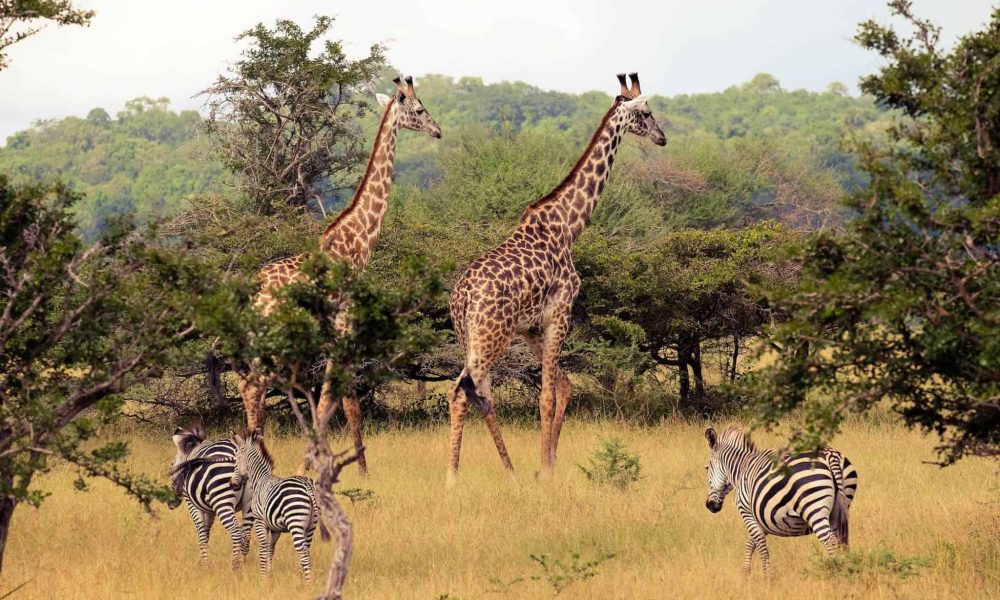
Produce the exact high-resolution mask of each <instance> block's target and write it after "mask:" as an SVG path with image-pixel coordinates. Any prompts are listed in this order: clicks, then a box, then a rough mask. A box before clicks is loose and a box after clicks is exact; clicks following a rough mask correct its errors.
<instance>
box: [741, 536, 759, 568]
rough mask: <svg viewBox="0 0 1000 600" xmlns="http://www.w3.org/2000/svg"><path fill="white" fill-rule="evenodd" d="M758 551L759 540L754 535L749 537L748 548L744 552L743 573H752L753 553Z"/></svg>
mask: <svg viewBox="0 0 1000 600" xmlns="http://www.w3.org/2000/svg"><path fill="white" fill-rule="evenodd" d="M756 551H757V542H756V541H754V539H753V538H752V537H749V538H747V549H746V552H745V553H744V554H743V574H744V575H749V574H750V563H751V562H752V561H753V553H754V552H756Z"/></svg>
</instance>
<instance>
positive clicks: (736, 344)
mask: <svg viewBox="0 0 1000 600" xmlns="http://www.w3.org/2000/svg"><path fill="white" fill-rule="evenodd" d="M739 360H740V336H738V335H734V336H733V364H732V366H731V367H730V369H729V383H736V365H737V363H738V362H739Z"/></svg>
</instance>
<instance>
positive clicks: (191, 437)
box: [167, 423, 205, 510]
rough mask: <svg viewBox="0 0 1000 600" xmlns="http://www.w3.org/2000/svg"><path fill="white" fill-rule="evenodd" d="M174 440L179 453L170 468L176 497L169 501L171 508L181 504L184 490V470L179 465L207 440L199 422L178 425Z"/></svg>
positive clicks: (168, 505)
mask: <svg viewBox="0 0 1000 600" xmlns="http://www.w3.org/2000/svg"><path fill="white" fill-rule="evenodd" d="M173 440H174V444H175V445H176V446H177V454H175V455H174V463H173V465H171V469H170V471H171V477H170V484H171V486H172V487H173V488H174V497H173V498H171V499H170V500H169V501H168V502H167V508H169V509H170V510H173V509H175V508H177V507H178V506H180V504H181V494H182V493H183V490H184V471H183V470H180V469H178V468H177V467H179V466H180V465H181V463H183V462H184V461H186V460H187V459H188V457H189V456H191V452H192V451H193V450H194V449H195V448H197V447H198V446H199V445H201V443H202V442H204V441H205V432H204V431H202V429H201V425H199V424H197V423H195V424H194V425H191V426H188V427H178V428H177V429H175V430H174V436H173Z"/></svg>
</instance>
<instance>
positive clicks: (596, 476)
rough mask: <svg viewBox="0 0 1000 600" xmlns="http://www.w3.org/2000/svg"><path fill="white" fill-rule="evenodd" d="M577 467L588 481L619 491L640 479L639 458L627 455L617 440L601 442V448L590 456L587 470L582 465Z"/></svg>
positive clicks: (640, 467) (634, 455)
mask: <svg viewBox="0 0 1000 600" xmlns="http://www.w3.org/2000/svg"><path fill="white" fill-rule="evenodd" d="M577 467H579V468H580V470H581V471H582V472H583V474H584V475H585V476H586V477H587V479H589V480H590V481H593V482H594V483H598V484H601V485H613V486H615V487H616V488H618V489H620V490H624V489H625V488H627V487H628V486H629V485H630V484H632V483H634V482H636V481H639V480H640V479H642V475H641V472H642V465H641V464H640V463H639V456H638V455H636V454H631V453H629V452H628V451H627V450H626V449H625V446H623V445H622V442H621V440H619V439H618V438H611V439H607V440H604V441H602V442H601V448H600V449H598V450H595V451H594V453H593V454H591V456H590V466H589V468H588V467H585V466H583V465H577Z"/></svg>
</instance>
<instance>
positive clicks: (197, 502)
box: [167, 425, 251, 569]
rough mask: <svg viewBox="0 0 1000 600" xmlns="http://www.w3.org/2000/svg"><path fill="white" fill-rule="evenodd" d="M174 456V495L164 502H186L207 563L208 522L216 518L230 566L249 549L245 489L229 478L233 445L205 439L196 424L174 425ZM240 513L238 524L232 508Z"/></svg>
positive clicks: (233, 461) (236, 564)
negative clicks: (227, 540) (226, 540)
mask: <svg viewBox="0 0 1000 600" xmlns="http://www.w3.org/2000/svg"><path fill="white" fill-rule="evenodd" d="M173 440H174V444H176V445H177V455H176V456H175V457H174V465H173V469H172V470H171V484H172V487H173V489H174V491H175V492H176V497H175V498H174V499H172V500H171V501H170V502H168V503H167V506H168V507H169V508H170V509H171V510H173V509H175V508H177V507H178V506H180V503H181V501H180V498H184V499H185V500H186V501H187V508H188V512H189V513H191V520H192V521H194V525H195V527H196V528H197V530H198V550H199V553H200V556H201V563H202V564H203V565H206V564H207V563H208V536H209V533H211V530H212V522H213V521H214V519H215V517H216V516H218V517H219V521H221V522H222V526H223V527H225V528H226V530H227V531H229V535H230V537H231V538H232V542H233V569H238V568H239V566H240V563H241V562H242V557H243V556H245V555H246V554H247V553H248V552H249V551H250V527H251V520H250V518H249V514H250V513H249V504H250V498H249V492H247V491H246V490H240V489H239V488H235V489H234V488H232V487H231V486H230V480H231V479H232V476H233V468H234V467H235V465H236V445H235V444H233V443H232V442H231V441H229V440H216V441H206V440H205V433H204V431H202V429H201V427H200V426H199V425H192V426H189V427H185V428H181V427H178V428H177V429H176V430H175V431H174V435H173ZM237 510H240V511H242V512H243V523H242V526H241V525H240V523H239V522H238V521H237V520H236V511H237Z"/></svg>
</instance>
